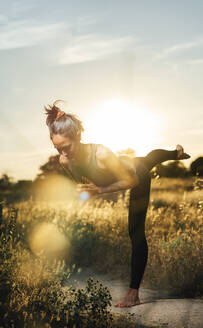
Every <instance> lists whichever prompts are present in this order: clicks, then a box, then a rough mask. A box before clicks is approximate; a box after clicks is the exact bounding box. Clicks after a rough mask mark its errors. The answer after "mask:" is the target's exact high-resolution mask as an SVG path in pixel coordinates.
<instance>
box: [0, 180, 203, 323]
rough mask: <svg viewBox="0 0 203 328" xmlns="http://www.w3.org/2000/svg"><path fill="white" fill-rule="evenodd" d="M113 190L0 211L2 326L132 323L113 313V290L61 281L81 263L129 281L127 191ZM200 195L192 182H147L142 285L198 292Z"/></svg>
mask: <svg viewBox="0 0 203 328" xmlns="http://www.w3.org/2000/svg"><path fill="white" fill-rule="evenodd" d="M173 185H176V188H175V189H173ZM164 186H165V189H164ZM191 186H192V188H191ZM118 195H119V197H118V201H117V202H113V201H109V200H108V201H107V200H105V199H102V198H94V199H91V200H89V201H88V202H84V203H83V202H78V201H76V200H75V201H72V202H69V203H65V202H55V203H54V202H51V203H50V202H45V201H43V202H40V201H37V202H36V201H31V200H30V201H27V202H21V203H16V204H15V205H14V208H15V211H12V208H11V207H5V208H4V210H3V222H2V226H1V241H0V252H1V258H2V259H3V261H1V264H0V272H1V273H0V276H1V290H0V295H1V296H0V302H1V310H2V311H3V313H4V319H3V320H4V326H5V327H12V325H14V326H13V327H22V322H23V326H24V327H30V325H31V323H32V327H35V324H36V327H61V325H62V323H63V324H64V325H66V326H67V327H74V325H75V327H91V325H92V327H106V326H107V322H108V327H130V324H131V323H130V319H129V318H127V317H122V316H119V317H117V316H115V315H113V316H112V313H111V312H110V310H109V305H110V304H111V295H110V293H109V291H108V289H107V288H106V287H105V286H102V285H98V284H97V283H95V282H94V281H93V280H90V281H89V282H88V281H87V285H86V289H85V290H79V289H78V290H73V289H72V287H71V286H70V288H67V287H66V288H65V286H64V282H67V281H68V278H69V276H70V275H71V272H73V271H74V270H80V268H82V267H83V266H91V267H94V269H95V270H97V271H99V272H107V271H108V272H111V270H114V271H115V268H116V267H117V268H122V271H121V270H119V269H118V270H116V271H117V272H118V275H119V278H121V279H122V278H124V277H125V279H129V268H130V254H131V247H130V240H129V237H128V227H127V220H128V202H129V191H126V192H125V193H124V195H123V194H121V193H120V194H118ZM202 196H203V191H202V189H201V188H200V184H199V183H197V181H196V180H195V179H194V180H191V179H189V180H179V179H175V180H171V179H158V180H153V182H152V192H151V202H150V206H149V209H148V215H147V220H146V237H147V242H148V247H149V254H148V264H147V267H146V271H145V274H144V278H143V281H142V286H145V287H148V288H163V289H167V290H169V291H170V292H171V293H173V294H176V295H181V296H185V297H187V296H189V297H195V296H202V295H203V279H202V278H203V262H202V253H203V220H202V219H203V211H202V207H203V201H202V199H203V197H202ZM174 272H175V273H176V276H175V277H174ZM88 284H89V285H88ZM84 304H87V307H85V306H84ZM95 306H96V308H95ZM95 314H96V315H95ZM87 315H88V318H89V319H87ZM67 317H68V319H67ZM87 320H88V321H87ZM45 324H46V325H47V326H46V325H45ZM132 324H133V323H132ZM6 325H7V326H6ZM26 325H27V326H26Z"/></svg>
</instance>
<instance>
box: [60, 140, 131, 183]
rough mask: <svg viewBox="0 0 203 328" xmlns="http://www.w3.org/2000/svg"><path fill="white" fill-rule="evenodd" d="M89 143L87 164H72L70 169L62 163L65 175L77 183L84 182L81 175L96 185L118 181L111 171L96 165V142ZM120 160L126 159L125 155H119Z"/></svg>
mask: <svg viewBox="0 0 203 328" xmlns="http://www.w3.org/2000/svg"><path fill="white" fill-rule="evenodd" d="M90 145H91V155H90V160H89V163H88V164H87V165H84V166H77V165H74V166H73V165H72V166H71V170H69V169H66V168H65V167H64V166H63V165H62V166H63V168H64V169H65V171H66V173H67V175H68V176H69V178H71V179H72V180H73V181H75V182H77V183H84V181H83V180H82V176H84V177H86V178H87V179H89V180H90V181H92V182H93V183H94V184H96V185H97V186H102V187H104V186H108V185H109V184H112V183H114V182H116V181H118V179H117V177H116V175H114V174H113V173H112V172H111V171H109V170H108V169H102V168H100V167H98V165H97V161H96V150H97V146H98V144H90ZM119 158H120V159H121V160H124V161H125V160H128V157H127V156H119Z"/></svg>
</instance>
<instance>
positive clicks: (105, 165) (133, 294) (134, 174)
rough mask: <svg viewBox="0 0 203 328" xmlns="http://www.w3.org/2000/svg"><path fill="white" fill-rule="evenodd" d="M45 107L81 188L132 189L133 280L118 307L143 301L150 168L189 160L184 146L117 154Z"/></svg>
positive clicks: (53, 135) (65, 163) (65, 164)
mask: <svg viewBox="0 0 203 328" xmlns="http://www.w3.org/2000/svg"><path fill="white" fill-rule="evenodd" d="M56 104H57V101H56V102H54V104H53V106H49V108H46V107H45V110H46V112H45V113H46V114H47V119H46V124H47V125H48V127H49V132H50V138H51V140H52V142H53V145H54V147H55V148H56V149H57V150H58V152H59V153H60V157H59V162H60V164H61V165H62V167H63V168H64V170H65V171H66V173H67V174H68V176H69V177H70V178H71V179H72V180H73V181H75V182H76V183H77V190H78V191H87V192H88V193H89V194H90V195H96V194H103V193H109V192H115V191H119V190H127V189H130V201H129V214H128V229H129V236H130V239H131V244H132V255H131V281H130V286H129V289H128V291H127V293H126V295H125V296H124V297H123V299H122V300H121V301H120V302H119V303H117V304H116V305H115V306H117V307H128V306H134V305H137V304H140V299H139V286H140V283H141V280H142V277H143V274H144V271H145V267H146V263H147V256H148V246H147V241H146V237H145V218H146V213H147V208H148V204H149V195H150V182H151V180H150V173H149V172H150V170H151V169H152V168H153V167H154V166H156V165H157V164H158V163H162V162H164V161H168V160H180V159H187V158H190V156H189V155H188V154H186V153H184V150H183V147H182V146H180V145H177V146H176V149H175V150H173V151H168V150H163V149H156V150H153V151H151V152H150V153H149V154H148V155H147V156H146V157H136V158H129V157H126V156H119V157H118V156H116V155H115V154H114V153H113V152H112V151H111V150H109V149H108V148H107V147H105V146H103V145H101V144H83V143H81V142H80V141H81V133H82V132H83V131H84V129H83V126H82V122H81V121H80V120H79V119H78V118H77V117H76V116H75V115H73V114H67V113H65V112H64V111H61V110H60V108H59V107H57V106H56Z"/></svg>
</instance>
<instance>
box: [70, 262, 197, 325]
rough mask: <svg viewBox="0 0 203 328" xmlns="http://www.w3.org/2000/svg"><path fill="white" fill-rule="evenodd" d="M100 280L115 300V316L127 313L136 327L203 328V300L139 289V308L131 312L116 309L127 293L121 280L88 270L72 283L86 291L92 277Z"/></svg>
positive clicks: (74, 276) (124, 309) (113, 301)
mask: <svg viewBox="0 0 203 328" xmlns="http://www.w3.org/2000/svg"><path fill="white" fill-rule="evenodd" d="M90 276H91V277H93V278H94V279H95V280H99V282H101V283H102V284H103V285H104V286H106V287H108V288H109V290H110V293H111V296H112V299H113V300H112V307H111V310H112V312H114V313H122V314H124V313H126V314H128V315H130V316H131V318H132V319H133V320H134V322H135V323H139V324H143V325H146V327H147V325H148V326H151V327H152V326H154V327H157V326H159V327H161V328H164V327H167V328H203V299H200V298H178V297H172V296H169V295H168V294H167V292H166V291H165V292H164V291H156V290H152V289H146V288H142V287H141V288H140V291H139V296H140V301H141V304H140V305H136V306H133V307H129V308H116V307H115V306H114V304H116V302H118V301H119V300H120V299H121V297H122V296H123V295H124V294H125V292H126V291H127V289H128V284H127V283H126V284H124V282H123V281H121V280H119V279H112V276H110V275H108V274H97V273H94V272H93V271H91V270H90V269H89V268H88V269H87V268H86V269H83V270H82V272H81V273H79V274H78V273H77V274H74V275H72V277H71V278H70V283H73V282H74V281H75V280H77V287H80V288H82V287H84V286H85V285H86V280H87V279H88V278H89V277H90Z"/></svg>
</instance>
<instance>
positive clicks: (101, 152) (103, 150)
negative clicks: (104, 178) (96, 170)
mask: <svg viewBox="0 0 203 328" xmlns="http://www.w3.org/2000/svg"><path fill="white" fill-rule="evenodd" d="M112 157H117V156H116V155H115V154H114V153H113V152H112V151H111V150H110V149H109V148H108V147H106V146H103V145H102V144H97V150H96V160H97V165H98V166H99V167H101V168H105V167H106V166H105V165H104V162H105V161H108V160H109V159H110V158H112Z"/></svg>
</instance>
